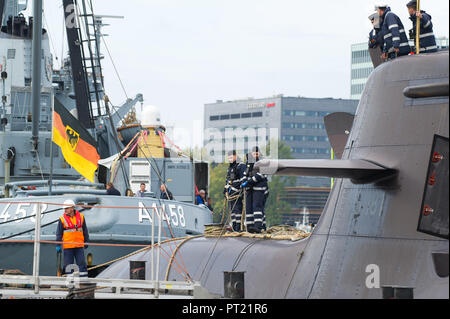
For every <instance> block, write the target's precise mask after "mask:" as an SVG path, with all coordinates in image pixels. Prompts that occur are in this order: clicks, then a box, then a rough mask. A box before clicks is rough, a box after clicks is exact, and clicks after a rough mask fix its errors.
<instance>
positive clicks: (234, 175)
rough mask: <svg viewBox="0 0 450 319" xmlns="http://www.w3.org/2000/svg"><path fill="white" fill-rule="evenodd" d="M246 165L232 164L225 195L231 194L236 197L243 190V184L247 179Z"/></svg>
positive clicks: (229, 168) (228, 172) (228, 173)
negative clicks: (245, 174)
mask: <svg viewBox="0 0 450 319" xmlns="http://www.w3.org/2000/svg"><path fill="white" fill-rule="evenodd" d="M244 173H245V164H244V163H237V162H234V163H231V164H230V166H229V167H228V171H227V180H226V184H225V188H224V190H223V192H224V193H226V192H229V193H230V194H231V195H235V194H236V193H238V192H239V189H240V188H241V183H242V182H243V180H244V179H245V176H244Z"/></svg>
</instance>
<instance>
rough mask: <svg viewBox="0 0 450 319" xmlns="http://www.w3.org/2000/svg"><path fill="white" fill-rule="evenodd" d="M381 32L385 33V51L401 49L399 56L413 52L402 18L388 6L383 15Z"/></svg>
mask: <svg viewBox="0 0 450 319" xmlns="http://www.w3.org/2000/svg"><path fill="white" fill-rule="evenodd" d="M382 19H383V24H382V25H381V34H382V35H383V52H385V53H392V52H393V51H394V48H395V49H397V48H398V49H399V50H400V52H399V53H398V55H399V56H401V55H408V54H409V53H410V52H411V48H410V47H409V43H408V37H407V36H406V32H405V28H404V27H403V23H402V21H401V20H400V18H399V17H398V16H397V15H396V14H395V13H393V12H392V11H391V9H390V8H389V7H388V8H386V11H385V12H384V13H383V16H382Z"/></svg>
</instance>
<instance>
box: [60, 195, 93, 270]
mask: <svg viewBox="0 0 450 319" xmlns="http://www.w3.org/2000/svg"><path fill="white" fill-rule="evenodd" d="M63 208H64V215H63V216H61V218H60V219H59V220H58V226H57V228H56V241H58V242H63V244H62V247H63V249H64V271H65V272H66V273H68V272H69V269H68V268H67V267H68V266H69V265H70V266H71V265H74V261H75V262H76V267H72V268H71V270H72V271H73V270H75V269H77V268H78V271H79V274H80V277H87V274H88V273H87V265H86V259H85V257H84V249H85V248H87V245H86V243H87V242H88V241H89V232H88V229H87V225H86V220H85V218H84V215H83V214H82V213H80V212H79V211H77V210H76V209H75V202H74V201H73V200H71V199H67V200H65V201H64V204H63ZM56 251H57V252H58V253H59V252H61V244H58V245H57V246H56ZM69 268H70V267H69Z"/></svg>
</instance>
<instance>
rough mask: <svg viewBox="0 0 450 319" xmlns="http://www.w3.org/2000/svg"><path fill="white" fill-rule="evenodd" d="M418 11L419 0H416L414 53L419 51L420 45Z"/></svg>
mask: <svg viewBox="0 0 450 319" xmlns="http://www.w3.org/2000/svg"><path fill="white" fill-rule="evenodd" d="M418 13H420V0H417V7H416V54H419V53H420V45H419V40H420V39H419V38H420V17H419V16H418V15H417V14H418Z"/></svg>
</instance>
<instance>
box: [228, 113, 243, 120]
mask: <svg viewBox="0 0 450 319" xmlns="http://www.w3.org/2000/svg"><path fill="white" fill-rule="evenodd" d="M230 118H232V119H240V118H241V114H240V113H237V114H231V115H230Z"/></svg>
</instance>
